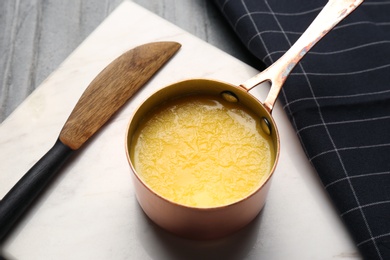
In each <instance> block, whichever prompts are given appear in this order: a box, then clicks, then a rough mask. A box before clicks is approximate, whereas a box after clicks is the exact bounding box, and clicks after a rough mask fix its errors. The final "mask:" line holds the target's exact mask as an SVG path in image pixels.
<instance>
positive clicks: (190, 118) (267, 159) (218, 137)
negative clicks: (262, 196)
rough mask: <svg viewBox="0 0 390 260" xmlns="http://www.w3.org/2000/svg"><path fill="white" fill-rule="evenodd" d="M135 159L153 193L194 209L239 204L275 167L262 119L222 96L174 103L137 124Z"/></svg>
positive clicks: (270, 142)
mask: <svg viewBox="0 0 390 260" xmlns="http://www.w3.org/2000/svg"><path fill="white" fill-rule="evenodd" d="M133 138H134V139H133V142H134V144H133V146H132V148H131V159H132V162H133V165H134V167H135V169H136V171H137V172H138V174H139V176H140V178H141V179H142V180H143V181H144V183H146V185H148V186H149V187H150V188H151V189H152V190H153V191H154V192H156V193H157V194H159V195H160V196H162V197H164V198H166V199H168V200H171V201H173V202H176V203H179V204H182V205H186V206H191V207H201V208H207V207H215V206H223V205H227V204H231V203H234V202H236V201H238V200H240V199H242V198H244V197H246V196H248V195H250V194H251V193H252V192H254V191H255V190H256V189H257V188H258V187H259V186H260V185H261V184H262V182H263V181H264V179H265V178H266V177H267V176H268V174H269V172H270V171H271V168H272V164H273V160H274V151H273V145H272V141H271V138H270V137H269V136H268V135H266V134H264V133H263V131H262V130H261V126H260V122H259V119H258V118H256V116H255V115H254V114H252V113H251V112H249V110H247V109H246V108H244V107H242V106H240V105H238V104H237V103H235V104H232V103H228V102H226V101H225V100H223V99H222V98H221V99H219V98H218V97H211V96H190V97H184V98H181V99H178V100H173V101H170V102H168V103H166V104H164V105H162V106H160V107H158V108H157V109H155V110H154V111H152V113H151V114H150V115H148V116H147V117H146V118H145V119H144V120H143V121H142V122H141V123H140V126H139V127H138V129H137V131H136V133H135V135H134V137H133Z"/></svg>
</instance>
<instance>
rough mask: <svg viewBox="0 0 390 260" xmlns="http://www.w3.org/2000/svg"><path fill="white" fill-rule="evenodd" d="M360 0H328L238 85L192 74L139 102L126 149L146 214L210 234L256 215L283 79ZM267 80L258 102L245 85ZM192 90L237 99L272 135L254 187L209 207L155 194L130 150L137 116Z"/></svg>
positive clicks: (178, 230)
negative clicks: (273, 57)
mask: <svg viewBox="0 0 390 260" xmlns="http://www.w3.org/2000/svg"><path fill="white" fill-rule="evenodd" d="M362 2H363V0H330V1H329V2H328V3H327V4H326V5H325V7H324V8H323V10H322V11H321V12H320V13H319V15H318V16H317V17H316V19H315V20H314V21H313V22H312V24H311V25H310V26H309V27H308V29H307V30H306V31H305V32H304V33H303V34H302V36H301V37H300V38H299V39H298V41H297V42H296V43H295V44H294V45H293V46H292V47H291V48H290V49H289V50H288V51H287V52H286V53H285V54H284V55H283V56H282V57H281V58H280V59H279V60H277V61H276V62H275V63H274V64H272V65H271V66H270V67H268V68H267V69H266V70H264V71H263V72H261V73H260V74H258V75H256V76H254V77H253V78H251V79H249V80H247V81H246V82H244V83H242V84H241V85H240V86H234V85H231V84H228V83H223V82H220V81H215V80H210V79H190V80H186V81H182V82H178V83H175V84H172V85H170V86H167V87H165V88H162V89H161V90H159V91H157V92H156V93H155V94H153V95H152V96H150V97H149V98H148V99H147V100H146V101H145V102H144V103H143V104H142V105H141V106H140V107H139V108H138V110H137V111H136V112H135V114H134V116H133V118H132V119H131V121H130V124H129V126H128V130H127V134H126V152H127V158H128V161H129V163H130V166H131V169H132V171H133V173H134V174H133V177H134V178H133V180H134V186H135V192H136V196H137V199H138V202H139V204H140V205H141V207H142V209H143V210H144V211H145V213H146V214H147V215H148V216H149V217H150V219H152V220H153V221H154V222H155V223H156V224H157V225H159V226H161V227H162V228H164V229H166V230H168V231H170V232H172V233H175V234H177V235H180V236H183V237H187V238H192V239H211V238H218V237H222V236H225V235H228V234H230V233H232V232H235V231H237V230H239V229H241V228H242V227H244V226H245V225H247V224H248V223H249V222H251V221H252V220H253V219H254V218H255V217H256V216H257V214H258V213H259V212H260V210H261V209H262V208H263V206H264V203H265V199H266V195H267V192H268V190H269V187H270V180H271V177H272V174H273V172H274V170H275V167H276V164H277V161H278V157H279V150H280V147H279V142H280V141H279V135H278V130H277V127H276V123H275V122H274V120H273V118H272V115H271V112H272V109H273V106H274V103H275V102H276V99H277V96H278V94H279V92H280V90H281V88H282V85H283V83H284V82H285V80H286V78H287V77H288V75H289V74H290V72H291V71H292V69H293V68H294V67H295V66H296V64H297V63H298V62H299V61H300V60H301V59H302V57H303V56H304V55H305V54H306V53H307V52H308V51H309V50H310V49H311V48H312V47H313V46H314V45H315V44H316V43H317V42H318V41H319V40H320V39H321V38H322V37H323V36H324V35H326V34H327V33H328V32H329V31H330V30H332V29H333V27H334V26H335V25H336V24H338V23H339V22H340V21H341V20H343V19H344V18H345V17H346V16H347V15H349V14H350V13H351V12H352V11H353V10H355V9H356V7H357V6H359V5H360V4H361V3H362ZM265 81H269V82H270V83H271V90H270V92H269V94H268V96H267V98H266V100H265V101H264V103H261V102H260V101H259V100H258V99H257V98H255V97H254V96H253V95H251V94H250V93H249V92H248V91H249V90H251V89H252V88H253V87H255V86H257V85H258V84H260V83H262V82H265ZM190 94H207V95H217V96H218V95H222V96H223V97H224V98H225V100H228V101H231V102H240V103H241V104H243V105H244V106H245V107H247V108H249V109H250V110H251V111H252V112H254V113H255V114H256V115H257V116H258V118H259V120H261V125H262V129H263V131H264V132H265V133H266V134H268V135H270V136H271V138H272V143H273V146H274V147H273V148H274V151H275V156H274V162H273V167H272V170H271V171H270V172H269V174H268V176H267V177H266V178H265V181H263V183H262V185H260V187H258V189H256V190H255V191H254V192H253V193H251V194H250V195H249V196H247V197H245V198H242V199H241V200H239V201H237V202H235V203H232V204H229V205H224V206H220V207H211V208H196V207H189V206H184V205H180V204H178V203H175V202H172V201H170V200H169V199H167V198H163V197H161V196H160V195H158V194H156V192H154V191H153V190H152V189H151V188H150V187H149V186H148V184H147V183H145V182H144V181H143V180H142V179H141V178H140V176H139V175H138V173H137V171H136V170H135V168H134V165H133V162H132V159H131V157H130V153H129V150H130V149H131V147H132V143H133V135H134V132H135V131H136V128H137V126H138V125H139V122H140V121H141V120H142V119H143V118H144V117H145V115H146V114H147V113H148V112H149V111H151V110H152V109H153V108H154V107H156V106H158V105H159V104H161V103H163V102H166V101H168V100H170V99H173V98H175V97H180V96H185V95H190Z"/></svg>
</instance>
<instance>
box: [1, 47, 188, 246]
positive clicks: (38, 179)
mask: <svg viewBox="0 0 390 260" xmlns="http://www.w3.org/2000/svg"><path fill="white" fill-rule="evenodd" d="M180 47H181V45H180V44H179V43H177V42H153V43H148V44H144V45H141V46H138V47H136V48H134V49H132V50H129V51H127V52H125V53H124V54H122V55H121V56H119V57H118V58H117V59H115V60H114V61H113V62H111V63H110V64H109V65H108V66H107V67H106V68H105V69H103V70H102V71H101V72H100V73H99V74H98V75H97V76H96V78H95V79H94V80H93V81H92V82H91V83H90V84H89V86H88V87H87V88H86V90H85V91H84V93H83V94H82V95H81V97H80V99H79V101H78V102H77V104H76V105H75V107H74V109H73V111H72V112H71V114H70V116H69V118H68V119H67V121H66V122H65V124H64V126H63V128H62V130H61V132H60V134H59V137H58V139H57V141H56V142H55V144H54V146H53V147H52V148H51V149H50V150H49V151H48V152H47V153H46V154H45V155H44V156H43V157H42V158H41V159H40V160H39V161H38V162H37V163H36V164H35V165H34V166H33V167H32V168H31V169H30V170H29V171H28V172H27V173H26V174H25V175H24V176H23V177H22V178H21V179H20V180H19V181H18V182H17V183H16V184H15V185H14V186H13V187H12V189H11V190H10V191H9V192H8V193H7V194H6V195H5V196H4V198H3V199H2V200H1V202H0V241H1V240H3V239H4V238H5V236H6V235H7V234H8V233H9V231H10V230H11V228H12V227H13V226H14V225H15V224H16V223H17V220H18V219H19V218H20V217H21V216H22V215H23V213H24V212H25V211H26V210H27V209H28V208H29V206H30V205H31V204H32V202H33V201H34V200H35V199H36V197H37V196H38V195H39V194H40V193H41V192H42V191H43V189H44V188H45V187H46V186H47V184H48V183H49V182H50V180H51V179H52V178H53V177H54V176H55V175H56V173H57V172H58V171H59V169H60V168H61V166H62V165H63V164H64V163H65V162H66V161H67V159H69V158H70V157H71V155H72V154H73V152H74V151H76V150H78V149H79V148H80V147H81V146H82V145H83V144H84V143H85V142H86V141H87V140H89V139H90V137H92V136H93V135H94V134H95V133H96V132H97V131H98V130H99V129H100V128H101V127H102V126H103V125H104V124H105V123H106V122H107V120H108V119H109V118H110V117H111V116H112V115H113V114H114V113H115V112H116V111H117V110H118V109H119V108H120V107H122V106H123V105H124V104H125V103H126V101H127V100H128V99H130V98H131V97H132V96H133V95H134V94H135V93H136V91H137V90H138V89H140V88H141V87H142V86H143V85H144V84H145V83H146V82H147V81H148V80H149V79H150V78H151V77H152V76H153V75H154V74H155V73H156V72H157V71H158V70H159V69H160V68H161V67H162V66H163V65H164V64H165V63H166V62H167V61H168V60H169V59H170V58H171V57H172V56H173V55H174V54H175V53H176V52H177V51H178V50H179V49H180Z"/></svg>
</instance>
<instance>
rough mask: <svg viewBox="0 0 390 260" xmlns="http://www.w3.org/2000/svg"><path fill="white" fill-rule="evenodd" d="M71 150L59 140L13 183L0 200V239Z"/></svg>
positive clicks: (48, 180)
mask: <svg viewBox="0 0 390 260" xmlns="http://www.w3.org/2000/svg"><path fill="white" fill-rule="evenodd" d="M72 152H73V150H72V149H70V148H69V147H68V146H66V145H64V144H63V143H62V142H61V141H60V140H57V142H56V143H55V144H54V146H53V147H52V148H51V149H50V150H49V151H48V152H47V153H46V154H45V155H44V156H43V157H42V158H41V159H40V160H39V161H38V162H37V163H36V164H35V165H34V166H33V167H32V168H31V169H30V170H29V171H28V172H27V173H26V174H25V175H24V176H23V177H22V178H21V179H20V180H19V181H18V182H17V183H16V184H15V186H14V187H13V188H12V189H11V190H10V191H9V192H8V193H7V194H6V195H5V197H4V198H3V199H2V200H1V202H0V241H2V240H3V238H4V237H5V236H6V234H7V233H8V232H9V231H10V229H11V228H12V227H13V226H14V225H15V224H16V222H17V220H18V219H19V218H20V217H21V216H22V214H23V213H24V212H25V211H26V210H27V209H28V207H29V206H30V204H32V202H33V201H34V200H35V198H36V197H37V196H38V195H39V194H40V193H41V191H42V190H43V188H44V187H45V186H46V185H47V184H48V183H49V182H50V180H51V179H52V178H53V177H54V176H55V174H56V173H57V172H58V170H59V169H60V168H61V166H62V165H63V163H64V162H65V161H66V160H67V159H68V158H69V157H70V155H71V154H72Z"/></svg>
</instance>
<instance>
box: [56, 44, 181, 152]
mask: <svg viewBox="0 0 390 260" xmlns="http://www.w3.org/2000/svg"><path fill="white" fill-rule="evenodd" d="M180 47H181V45H180V44H179V43H176V42H154V43H149V44H144V45H141V46H138V47H136V48H134V49H132V50H129V51H127V52H126V53H124V54H122V55H121V56H119V57H118V58H117V59H115V60H114V61H113V62H111V63H110V64H109V65H108V66H107V67H106V68H105V69H104V70H103V71H102V72H100V73H99V75H97V77H96V78H95V79H94V80H93V81H92V82H91V84H90V85H89V86H88V88H87V89H86V90H85V92H84V93H83V94H82V96H81V98H80V100H79V101H78V102H77V104H76V106H75V108H74V110H73V111H72V113H71V114H70V116H69V119H68V120H67V121H66V123H65V125H64V127H63V129H62V131H61V133H60V140H61V141H62V143H63V144H65V145H67V146H68V147H70V148H72V149H73V150H77V149H79V148H80V147H81V146H82V145H83V144H84V143H85V142H86V141H87V140H88V139H89V138H90V137H91V136H92V135H93V134H94V133H95V132H97V131H98V130H99V129H100V127H101V126H102V125H103V124H105V123H106V122H107V120H108V119H109V118H110V117H111V116H112V115H113V114H114V113H115V112H116V111H117V110H118V109H119V108H120V107H122V105H123V104H124V103H125V102H126V101H127V100H128V99H129V98H130V97H131V96H133V94H134V93H135V92H136V91H137V90H138V89H139V88H141V87H142V86H143V85H144V84H145V83H146V82H147V81H148V80H149V79H150V78H151V77H152V76H153V75H154V74H155V73H156V72H157V71H158V70H159V69H160V68H161V67H162V66H163V65H164V64H165V63H166V62H167V61H168V60H169V59H170V58H171V57H172V56H173V55H174V54H175V53H176V52H177V51H178V49H179V48H180Z"/></svg>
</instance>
